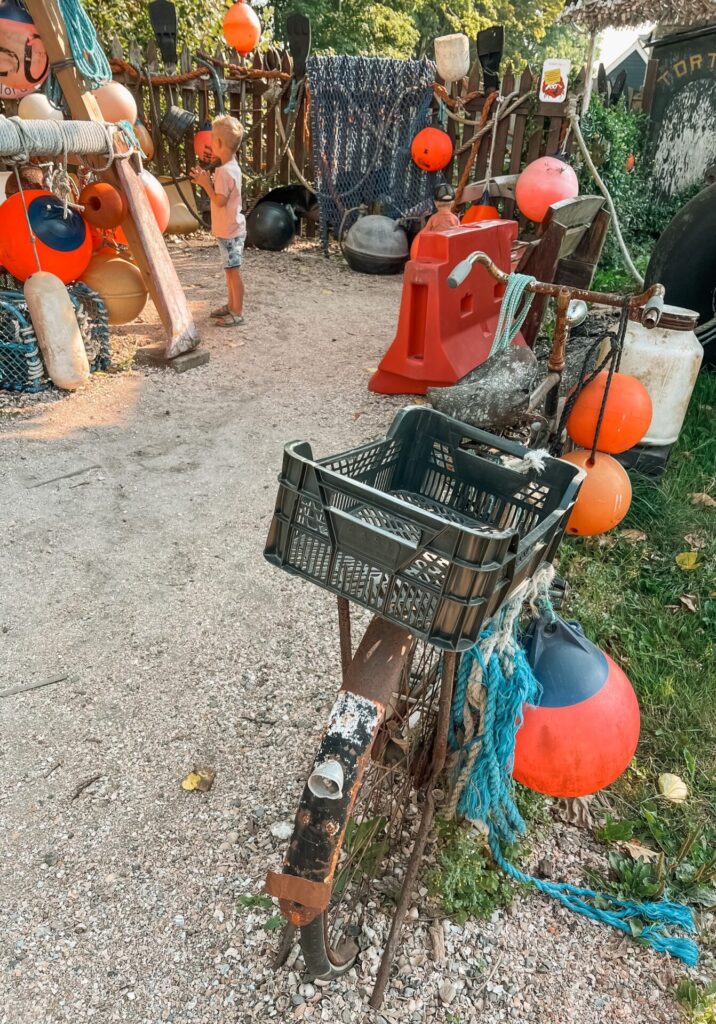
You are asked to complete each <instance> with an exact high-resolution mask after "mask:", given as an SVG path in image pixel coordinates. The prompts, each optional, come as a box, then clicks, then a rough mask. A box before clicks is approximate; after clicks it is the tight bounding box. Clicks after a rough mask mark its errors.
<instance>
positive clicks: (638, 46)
mask: <svg viewBox="0 0 716 1024" xmlns="http://www.w3.org/2000/svg"><path fill="white" fill-rule="evenodd" d="M633 53H636V54H638V55H639V57H641V58H642V60H643V61H644V63H645V64H648V63H649V54H648V53H647V52H646V50H645V49H644V44H643V42H642V40H641V39H640V38H639V37H638V36H637V38H636V39H635V40H634V42H633V43H632V44H631V46H629V47H627V49H626V50H622V52H621V53H620V54H619V56H618V57H615V58H614V60H613V61H611V63H610V64H607V65H605V67H604V70H605V71H606V73H607V74H608V75H611V74H612V72H613V71H615V70H616V69H617V68H618V67H619V65H620V64H623V63H624V61H625V60H627V58H628V57H631V55H632V54H633Z"/></svg>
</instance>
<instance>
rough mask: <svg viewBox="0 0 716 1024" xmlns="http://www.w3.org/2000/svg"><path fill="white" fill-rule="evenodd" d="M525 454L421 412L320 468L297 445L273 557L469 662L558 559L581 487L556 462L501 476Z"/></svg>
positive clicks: (273, 535)
mask: <svg viewBox="0 0 716 1024" xmlns="http://www.w3.org/2000/svg"><path fill="white" fill-rule="evenodd" d="M527 451H528V449H526V448H524V447H523V446H522V445H519V444H515V443H513V442H511V441H506V440H505V439H504V438H501V437H495V436H493V435H492V434H488V433H486V432H485V431H482V430H476V429H474V428H473V427H468V426H466V425H465V424H464V423H459V422H458V421H457V420H454V419H451V418H450V417H449V416H445V415H443V414H442V413H439V412H436V411H435V410H434V409H430V408H428V407H425V406H413V407H409V408H407V409H404V410H403V411H402V412H400V413H399V414H398V415H397V416H396V418H395V420H394V421H393V423H392V424H391V427H390V429H389V431H388V433H387V435H386V436H385V437H384V438H381V439H380V440H378V441H375V442H373V443H371V444H366V445H363V446H362V447H360V448H354V449H352V450H351V451H348V452H345V453H343V454H342V455H334V456H332V457H330V458H327V459H320V460H315V459H314V458H313V453H312V451H311V446H310V445H309V444H307V443H306V442H305V441H296V442H293V443H292V444H288V445H286V448H285V452H284V460H283V469H282V471H281V475H280V477H279V492H278V497H277V499H276V509H275V512H274V517H273V521H272V523H271V529H270V531H269V536H268V541H267V544H266V550H265V552H264V554H265V556H266V558H267V560H268V561H269V562H271V563H272V564H273V565H278V566H280V567H281V568H282V569H285V570H286V571H287V572H290V573H293V574H295V575H297V576H302V577H304V578H305V579H307V580H312V581H313V582H314V583H317V584H318V585H319V586H320V587H324V588H325V589H327V590H331V591H333V593H335V594H339V595H341V596H342V597H346V598H348V599H349V600H351V601H355V602H357V603H358V604H361V605H363V606H364V607H366V608H370V609H372V610H373V611H374V612H376V613H377V614H378V615H381V616H383V618H386V619H390V621H391V622H396V623H398V624H399V625H402V626H404V627H405V628H406V629H409V630H410V631H411V632H412V633H414V634H415V635H416V636H419V637H422V638H424V639H425V640H428V641H430V642H431V643H433V644H435V645H436V646H438V647H441V648H443V649H445V650H453V651H463V650H466V649H467V648H468V647H471V646H472V645H473V644H474V643H475V641H476V640H477V639H478V638H479V635H480V629H481V627H482V624H483V623H484V621H485V620H486V619H487V618H489V617H491V616H492V615H494V614H495V612H496V611H497V609H498V608H499V606H500V605H501V604H502V602H503V601H504V600H505V599H506V598H507V597H508V596H509V595H510V593H511V592H512V591H513V590H514V589H515V588H516V587H517V586H518V584H519V583H521V582H522V580H524V579H525V578H526V577H527V576H530V575H532V573H533V572H534V571H535V570H536V569H537V567H538V565H540V563H542V562H549V561H551V560H552V558H553V557H554V554H555V552H556V550H557V547H558V546H559V542H560V540H561V539H562V534H563V533H564V528H565V525H566V522H567V517H568V515H569V511H570V509H571V507H572V505H573V503H574V499H575V498H576V495H577V491H578V490H579V486H580V483H581V481H582V478H583V473H582V471H581V470H580V469H579V468H578V467H576V466H572V465H571V464H570V463H567V462H562V461H561V460H560V459H552V458H547V460H546V465H545V467H544V469H543V471H542V472H541V473H540V474H537V473H536V472H535V471H534V470H532V469H530V470H529V471H528V472H526V473H521V472H517V470H515V469H513V468H510V467H509V466H507V465H504V464H503V461H502V460H503V458H504V457H508V459H514V458H519V459H522V457H523V456H524V455H525V454H526V453H527Z"/></svg>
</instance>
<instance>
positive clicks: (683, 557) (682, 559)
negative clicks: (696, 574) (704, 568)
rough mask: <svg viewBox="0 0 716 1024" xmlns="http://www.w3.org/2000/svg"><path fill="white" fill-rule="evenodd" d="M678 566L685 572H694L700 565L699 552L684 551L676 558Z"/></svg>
mask: <svg viewBox="0 0 716 1024" xmlns="http://www.w3.org/2000/svg"><path fill="white" fill-rule="evenodd" d="M676 564H677V565H678V567H679V568H680V569H683V570H684V572H693V570H694V569H697V568H698V565H699V553H698V551H682V552H681V553H680V554H678V555H677V556H676Z"/></svg>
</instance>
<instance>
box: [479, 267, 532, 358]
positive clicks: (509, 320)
mask: <svg viewBox="0 0 716 1024" xmlns="http://www.w3.org/2000/svg"><path fill="white" fill-rule="evenodd" d="M536 280H537V279H536V278H535V277H530V276H529V274H510V276H509V279H508V281H507V288H506V289H505V294H504V296H503V299H502V305H501V306H500V317H499V319H498V321H497V329H496V330H495V337H494V340H493V342H492V348H491V349H490V355H491V356H494V355H495V353H497V352H502V351H504V350H505V349H506V348H508V346H509V345H511V344H512V342H513V341H514V340H515V336H516V335H517V332H518V331H519V330H520V329H521V327H522V325H523V323H524V322H525V320H526V318H527V314H528V313H529V311H530V306H531V305H532V300H533V299H534V293H533V292H528V291H527V290H526V289H527V286H528V285H530V284H534V282H535V281H536ZM520 303H522V306H520Z"/></svg>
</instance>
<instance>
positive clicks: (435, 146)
mask: <svg viewBox="0 0 716 1024" xmlns="http://www.w3.org/2000/svg"><path fill="white" fill-rule="evenodd" d="M452 148H453V147H452V140H451V138H450V136H449V135H448V133H447V132H444V131H442V130H441V129H440V128H423V129H422V131H419V132H418V134H417V135H416V136H415V138H414V139H413V141H412V143H411V145H410V153H411V156H412V158H413V160H414V161H415V163H416V164H417V165H418V167H419V168H420V170H421V171H428V172H431V171H441V170H442V169H443V167H447V165H448V164H449V163H450V161H451V160H452Z"/></svg>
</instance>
